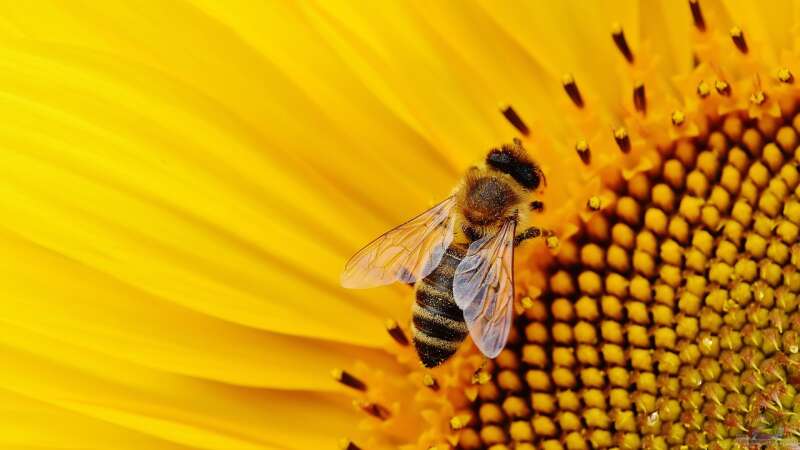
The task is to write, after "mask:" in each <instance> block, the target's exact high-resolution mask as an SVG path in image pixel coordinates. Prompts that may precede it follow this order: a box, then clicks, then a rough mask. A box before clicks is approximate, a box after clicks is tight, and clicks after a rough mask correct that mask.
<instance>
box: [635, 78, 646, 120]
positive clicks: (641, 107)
mask: <svg viewBox="0 0 800 450" xmlns="http://www.w3.org/2000/svg"><path fill="white" fill-rule="evenodd" d="M633 106H634V108H636V111H638V112H640V113H642V114H647V97H645V93H644V83H642V82H638V83H636V85H635V86H634V87H633Z"/></svg>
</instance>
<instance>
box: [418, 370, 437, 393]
mask: <svg viewBox="0 0 800 450" xmlns="http://www.w3.org/2000/svg"><path fill="white" fill-rule="evenodd" d="M422 384H424V385H425V387H427V388H429V389H430V390H432V391H438V390H439V382H438V381H436V378H433V376H432V375H431V374H429V373H426V374H425V376H423V377H422Z"/></svg>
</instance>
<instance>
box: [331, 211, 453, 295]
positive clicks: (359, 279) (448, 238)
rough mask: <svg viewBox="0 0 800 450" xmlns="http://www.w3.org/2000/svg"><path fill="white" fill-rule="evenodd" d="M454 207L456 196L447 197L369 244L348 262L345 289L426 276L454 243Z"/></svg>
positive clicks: (380, 284)
mask: <svg viewBox="0 0 800 450" xmlns="http://www.w3.org/2000/svg"><path fill="white" fill-rule="evenodd" d="M455 204H456V200H455V197H448V198H447V199H445V200H444V201H443V202H441V203H439V204H438V205H436V206H434V207H433V208H431V209H429V210H427V211H425V212H424V213H422V214H420V215H418V216H417V217H415V218H413V219H411V220H409V221H408V222H406V223H404V224H402V225H400V226H398V227H396V228H394V229H393V230H391V231H388V232H387V233H385V234H384V235H382V236H380V237H379V238H377V239H375V240H374V241H372V242H370V243H369V244H367V246H366V247H364V248H363V249H361V250H360V251H359V252H358V253H356V254H355V255H354V256H353V257H352V258H350V260H349V261H347V264H346V265H345V268H344V272H342V280H341V281H342V286H343V287H346V288H370V287H375V286H382V285H385V284H390V283H394V282H397V281H401V282H404V283H413V282H415V281H417V280H419V279H421V278H424V277H426V276H427V275H428V274H429V273H431V272H432V271H433V269H435V268H436V266H438V265H439V262H441V260H442V256H444V252H445V251H446V250H447V247H449V246H450V243H451V242H452V241H453V227H454V226H455V217H454V216H453V215H452V214H451V213H452V211H453V207H454V206H455Z"/></svg>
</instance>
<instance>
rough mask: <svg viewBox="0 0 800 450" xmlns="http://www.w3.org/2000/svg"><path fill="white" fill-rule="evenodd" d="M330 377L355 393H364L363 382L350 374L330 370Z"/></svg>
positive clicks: (364, 386)
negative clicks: (355, 391)
mask: <svg viewBox="0 0 800 450" xmlns="http://www.w3.org/2000/svg"><path fill="white" fill-rule="evenodd" d="M331 377H332V378H333V379H334V380H336V381H338V382H339V383H341V384H343V385H345V386H347V387H349V388H351V389H355V390H357V391H366V390H367V385H366V384H364V382H363V381H361V380H359V379H358V378H356V377H355V376H354V375H352V374H351V373H350V372H347V371H344V370H342V369H333V370H331Z"/></svg>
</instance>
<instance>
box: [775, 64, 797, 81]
mask: <svg viewBox="0 0 800 450" xmlns="http://www.w3.org/2000/svg"><path fill="white" fill-rule="evenodd" d="M778 81H780V82H781V83H786V84H792V83H794V75H793V74H792V72H791V71H790V70H789V69H787V68H786V67H783V68H781V69H778Z"/></svg>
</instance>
